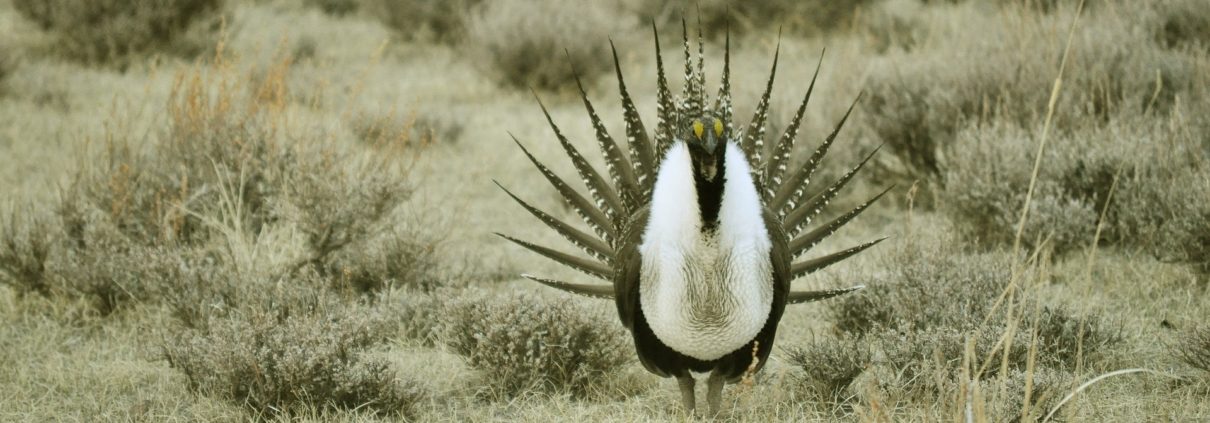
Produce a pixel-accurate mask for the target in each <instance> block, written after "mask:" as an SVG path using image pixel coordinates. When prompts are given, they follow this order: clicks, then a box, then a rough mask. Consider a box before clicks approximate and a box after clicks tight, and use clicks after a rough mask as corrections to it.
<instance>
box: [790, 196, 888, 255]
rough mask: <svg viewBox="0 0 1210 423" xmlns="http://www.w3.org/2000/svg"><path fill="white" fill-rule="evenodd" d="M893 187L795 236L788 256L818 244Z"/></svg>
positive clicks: (798, 253) (800, 252)
mask: <svg viewBox="0 0 1210 423" xmlns="http://www.w3.org/2000/svg"><path fill="white" fill-rule="evenodd" d="M893 188H895V186H894V185H892V186H890V187H889V188H887V189H886V190H884V191H882V192H880V193H878V195H875V196H874V198H871V199H869V200H867V201H866V202H864V203H861V205H859V206H857V207H855V208H853V210H850V211H849V212H848V213H845V214H842V215H840V216H838V217H836V218H835V219H832V221H830V222H828V223H826V224H824V225H823V226H820V227H818V228H815V230H813V231H811V232H807V233H805V234H802V235H800V236H798V237H797V238H794V239H791V240H790V247H789V249H788V250H789V251H790V257H798V256H799V255H801V254H802V253H804V252H806V251H807V250H810V249H811V248H812V247H815V246H816V245H818V244H819V242H820V241H823V239H824V238H827V237H829V236H831V235H832V234H833V233H836V230H837V229H840V227H841V226H844V225H845V224H846V223H849V221H850V220H853V218H855V217H857V216H858V215H860V214H861V212H863V211H865V209H866V208H868V207H870V205H871V204H874V202H875V201H878V199H879V198H882V196H883V195H886V193H887V192H890V191H891V189H893Z"/></svg>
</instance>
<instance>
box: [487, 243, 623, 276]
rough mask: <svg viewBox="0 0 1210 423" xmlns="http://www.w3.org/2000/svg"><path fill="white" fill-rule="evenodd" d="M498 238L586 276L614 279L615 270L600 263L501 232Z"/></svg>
mask: <svg viewBox="0 0 1210 423" xmlns="http://www.w3.org/2000/svg"><path fill="white" fill-rule="evenodd" d="M496 236H499V237H501V238H504V239H507V240H509V241H512V242H513V243H514V244H517V245H520V246H522V247H525V248H526V249H528V250H530V251H533V252H535V253H538V254H541V255H542V256H544V257H546V258H548V259H551V260H554V261H555V262H557V263H559V264H562V265H564V266H567V267H570V268H572V269H576V270H579V271H581V272H584V274H586V275H588V276H592V277H596V278H600V279H604V280H610V279H611V278H612V277H613V270H612V269H610V268H609V266H606V265H605V264H602V263H600V262H596V261H592V260H588V259H585V258H581V257H576V256H573V255H571V254H567V253H564V252H562V251H558V250H555V249H552V248H547V247H543V246H541V245H537V244H533V243H530V242H526V241H522V240H519V239H517V238H513V237H510V236H508V235H504V234H502V233H499V232H496Z"/></svg>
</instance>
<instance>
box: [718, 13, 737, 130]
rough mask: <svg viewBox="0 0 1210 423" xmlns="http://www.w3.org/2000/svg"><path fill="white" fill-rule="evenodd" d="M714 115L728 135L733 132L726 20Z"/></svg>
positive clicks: (729, 51) (729, 45)
mask: <svg viewBox="0 0 1210 423" xmlns="http://www.w3.org/2000/svg"><path fill="white" fill-rule="evenodd" d="M714 113H717V114H718V115H719V118H721V119H723V124H724V125H726V130H727V133H728V134H731V133H732V130H734V127H733V126H734V125H733V124H732V122H731V21H730V20H727V41H726V44H724V47H723V81H722V83H720V84H719V86H718V97H717V98H715V99H714Z"/></svg>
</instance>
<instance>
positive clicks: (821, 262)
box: [790, 238, 886, 280]
mask: <svg viewBox="0 0 1210 423" xmlns="http://www.w3.org/2000/svg"><path fill="white" fill-rule="evenodd" d="M884 240H886V238H879V239H876V240H873V241H870V242H867V243H865V244H861V245H858V246H856V247H852V248H849V249H846V250H843V251H837V252H835V253H832V254H828V255H826V256H823V257H816V258H813V259H810V260H807V261H803V262H798V263H794V264H792V265H790V279H791V280H793V279H798V278H800V277H803V276H806V275H809V274H811V273H814V272H816V271H819V270H822V269H823V268H825V267H828V266H831V265H833V264H836V263H839V262H841V261H843V260H844V259H847V258H849V257H852V256H854V255H856V254H857V253H860V252H862V251H865V250H866V249H867V248H870V247H873V246H875V245H878V243H880V242H882V241H884Z"/></svg>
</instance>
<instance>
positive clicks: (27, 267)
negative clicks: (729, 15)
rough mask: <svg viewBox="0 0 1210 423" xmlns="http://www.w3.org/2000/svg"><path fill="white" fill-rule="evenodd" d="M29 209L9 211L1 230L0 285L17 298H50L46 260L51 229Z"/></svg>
mask: <svg viewBox="0 0 1210 423" xmlns="http://www.w3.org/2000/svg"><path fill="white" fill-rule="evenodd" d="M47 220H48V219H47V218H46V217H45V216H40V215H39V214H38V213H37V212H35V211H34V210H31V209H27V210H23V211H21V212H17V211H12V212H10V214H9V217H8V221H7V222H5V225H4V226H3V227H0V275H2V276H3V278H0V283H3V284H4V285H8V286H9V287H11V288H13V290H14V291H16V292H17V294H18V295H26V294H29V293H37V294H42V295H48V294H50V287H51V283H50V282H49V281H48V280H47V278H48V276H49V275H48V272H47V269H46V266H47V259H48V258H49V256H50V250H51V243H52V241H51V240H52V237H53V236H54V234H53V233H52V231H53V230H54V226H52V225H51V224H50V223H49V222H47Z"/></svg>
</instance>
